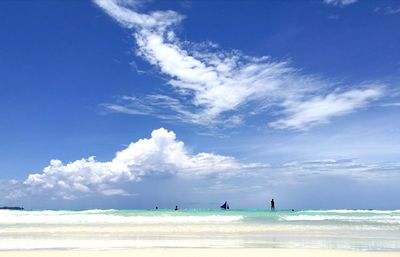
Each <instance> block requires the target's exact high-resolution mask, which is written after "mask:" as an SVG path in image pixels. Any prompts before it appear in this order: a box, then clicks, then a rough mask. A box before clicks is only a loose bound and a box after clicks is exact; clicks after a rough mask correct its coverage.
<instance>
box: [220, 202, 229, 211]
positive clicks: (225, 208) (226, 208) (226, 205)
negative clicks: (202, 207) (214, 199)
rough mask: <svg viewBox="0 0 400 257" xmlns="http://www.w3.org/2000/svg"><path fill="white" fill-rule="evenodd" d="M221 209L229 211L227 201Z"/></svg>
mask: <svg viewBox="0 0 400 257" xmlns="http://www.w3.org/2000/svg"><path fill="white" fill-rule="evenodd" d="M221 209H224V210H229V204H228V202H227V201H225V203H224V204H223V205H221Z"/></svg>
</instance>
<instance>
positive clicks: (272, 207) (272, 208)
mask: <svg viewBox="0 0 400 257" xmlns="http://www.w3.org/2000/svg"><path fill="white" fill-rule="evenodd" d="M271 211H275V201H274V199H272V200H271Z"/></svg>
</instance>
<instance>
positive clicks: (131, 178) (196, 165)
mask: <svg viewBox="0 0 400 257" xmlns="http://www.w3.org/2000/svg"><path fill="white" fill-rule="evenodd" d="M399 168H400V164H399V163H360V162H357V161H355V160H352V159H337V160H336V159H323V160H310V161H291V162H286V163H282V164H274V165H271V164H268V163H254V162H243V161H240V160H238V159H236V158H234V157H232V156H224V155H218V154H215V153H207V152H200V153H197V154H191V153H190V152H189V151H188V150H187V148H186V147H185V145H184V143H183V142H182V141H179V140H177V138H176V135H175V133H174V132H173V131H168V130H166V129H164V128H160V129H156V130H153V132H152V133H151V137H150V138H143V139H139V140H137V141H136V142H132V143H131V144H129V145H128V146H127V147H126V148H125V149H123V150H121V151H119V152H117V153H116V154H115V157H114V158H113V159H112V160H111V161H98V160H96V159H95V157H94V156H92V157H89V158H82V159H80V160H75V161H71V162H69V163H63V162H62V161H61V160H57V159H55V160H51V161H50V165H49V166H47V167H45V168H44V169H43V170H42V171H41V172H39V173H33V174H30V175H29V176H28V177H27V178H26V179H25V180H24V181H22V182H21V181H17V180H11V181H0V193H1V195H2V197H3V200H4V199H6V200H10V201H15V200H18V199H26V198H28V199H29V197H35V196H39V197H43V196H47V197H48V196H50V198H51V200H58V199H62V200H74V199H80V198H84V197H87V196H100V197H110V196H128V197H129V196H136V195H137V194H138V192H134V190H135V188H136V187H135V185H138V183H141V182H143V181H144V180H147V181H153V180H159V179H161V180H164V181H166V178H171V179H178V180H184V181H186V182H188V181H202V180H203V181H207V183H206V184H207V185H208V186H206V187H205V188H203V189H202V190H206V191H210V192H217V193H218V192H219V193H221V192H236V191H237V192H245V191H247V190H249V191H252V190H253V189H254V190H255V189H257V190H260V189H263V188H265V187H266V186H268V188H273V187H274V186H276V185H280V186H283V187H287V186H288V185H291V184H301V183H303V182H304V183H307V182H306V181H307V180H308V179H313V178H317V177H319V178H322V177H336V178H346V179H349V178H351V179H353V180H359V181H375V182H377V181H390V180H393V178H397V177H398V176H399V174H398V172H399V170H400V169H399ZM247 180H252V181H251V182H250V183H249V184H246V183H247V182H246V181H247ZM163 190H164V189H163ZM194 190H196V189H194ZM0 199H1V198H0Z"/></svg>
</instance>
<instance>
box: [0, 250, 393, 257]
mask: <svg viewBox="0 0 400 257" xmlns="http://www.w3.org/2000/svg"><path fill="white" fill-rule="evenodd" d="M222 254H223V255H229V256H230V257H242V256H252V257H265V256H277V257H292V256H296V257H333V256H340V257H395V256H397V257H400V252H386V251H385V252H377V251H350V250H334V249H333V250H330V249H322V250H321V249H278V248H134V249H103V250H99V249H97V250H91V249H76V250H74V249H71V250H60V249H52V250H13V251H9V250H4V251H0V257H8V256H15V257H24V256H29V257H39V256H43V257H50V256H59V257H64V256H65V257H67V256H68V257H84V256H85V257H109V256H113V257H131V256H139V257H140V256H142V257H151V256H154V257H161V256H171V257H200V256H208V257H220V256H221V255H222Z"/></svg>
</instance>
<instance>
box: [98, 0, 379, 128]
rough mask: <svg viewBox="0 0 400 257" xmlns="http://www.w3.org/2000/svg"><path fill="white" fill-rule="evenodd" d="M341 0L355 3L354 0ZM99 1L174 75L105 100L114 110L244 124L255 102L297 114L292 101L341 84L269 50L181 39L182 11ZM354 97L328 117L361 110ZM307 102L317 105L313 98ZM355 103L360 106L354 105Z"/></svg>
mask: <svg viewBox="0 0 400 257" xmlns="http://www.w3.org/2000/svg"><path fill="white" fill-rule="evenodd" d="M353 1H354V0H353ZM341 2H343V3H342V4H349V3H350V2H351V1H350V0H347V1H345V0H343V1H341ZM95 3H96V4H97V5H98V6H100V7H101V8H102V9H103V10H104V11H105V12H106V13H108V14H109V15H110V16H111V17H113V18H114V19H115V20H116V21H118V22H119V23H120V24H121V25H122V26H124V27H126V28H129V29H133V37H134V38H135V40H136V43H137V54H138V55H139V56H141V57H142V58H144V59H145V60H147V61H148V62H149V63H150V64H152V65H154V66H156V67H158V68H159V70H160V72H161V73H162V74H164V75H166V76H167V77H168V78H169V80H168V84H169V86H170V88H171V89H172V90H171V91H170V92H169V94H168V95H160V94H157V95H148V96H146V97H145V100H139V99H138V98H137V97H130V98H129V97H125V98H123V99H121V100H122V101H123V103H117V104H116V103H114V104H104V105H103V106H104V107H105V108H106V109H107V110H109V111H113V112H122V113H127V114H133V115H153V116H157V117H158V118H161V119H167V120H171V119H175V120H180V121H184V122H190V123H195V124H201V125H206V126H211V127H212V126H218V125H221V124H223V125H222V126H232V125H239V124H241V123H242V122H243V120H244V119H245V116H248V115H249V113H252V114H254V113H257V111H254V110H251V112H248V110H247V109H246V108H248V107H249V106H254V105H257V106H261V108H258V110H263V111H265V110H266V109H268V108H267V107H279V108H282V107H283V108H287V110H286V111H284V112H282V113H284V114H285V113H286V114H289V115H293V113H292V112H293V111H292V106H291V105H289V104H287V103H292V102H296V103H300V104H301V103H302V100H307V98H310V97H309V96H310V95H313V96H315V95H319V94H321V92H325V91H326V90H327V89H329V88H332V87H334V86H335V85H332V83H330V82H328V81H326V80H323V79H321V78H318V77H316V76H313V75H305V74H303V73H301V72H300V71H299V70H298V69H295V68H293V67H291V66H290V65H289V63H288V62H285V61H274V60H272V59H271V58H269V57H265V56H263V57H250V56H246V55H244V54H242V53H241V52H240V51H237V50H233V51H223V50H221V49H219V48H218V46H217V45H215V44H212V43H209V42H206V43H202V44H194V43H191V42H181V41H179V39H178V38H177V36H176V35H175V33H174V30H173V29H174V27H175V26H176V25H177V24H179V23H180V22H181V21H182V20H183V18H184V17H183V16H182V15H180V14H178V13H176V12H173V11H156V12H151V13H149V14H141V13H138V12H137V11H135V9H134V8H130V7H131V6H127V5H125V4H124V3H123V2H120V1H116V0H114V1H105V0H96V1H95ZM362 90H363V89H358V91H359V92H360V94H363V93H368V92H370V91H369V90H372V89H365V90H366V92H362ZM352 92H353V90H349V91H347V92H346V91H344V92H343V93H342V94H343V96H346V95H349V94H352ZM332 94H333V95H335V93H332ZM372 99H375V98H372V97H370V98H366V99H365V100H364V101H363V103H364V105H366V104H367V101H369V100H372ZM352 100H354V101H358V99H357V98H351V97H349V98H347V103H348V108H349V109H348V110H346V111H343V110H342V109H340V108H337V107H336V106H333V105H331V106H329V107H332V109H331V110H328V112H330V114H329V115H324V117H323V119H325V120H326V119H329V118H332V117H335V116H339V115H344V114H347V113H350V112H352V111H354V110H356V109H357V108H356V107H358V105H359V103H358V102H355V103H351V101H352ZM282 103H285V104H282ZM303 104H304V105H308V108H312V107H313V106H312V105H310V104H309V103H307V102H305V103H303ZM351 106H354V107H355V108H353V109H351V110H350V108H351ZM327 107H328V106H327ZM244 109H246V110H244ZM336 110H337V111H336ZM315 111H318V110H315ZM335 111H336V112H335ZM280 122H281V120H280V121H278V123H280ZM319 123H322V122H316V120H314V119H310V123H308V124H306V119H303V122H302V124H304V125H305V126H307V127H309V126H310V125H315V124H319ZM272 124H277V123H272ZM274 127H275V128H285V127H290V126H274Z"/></svg>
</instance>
